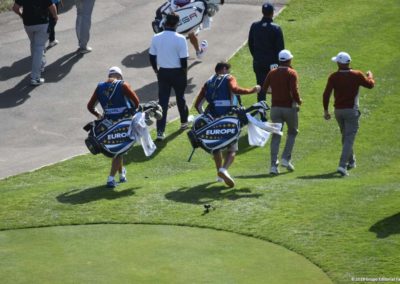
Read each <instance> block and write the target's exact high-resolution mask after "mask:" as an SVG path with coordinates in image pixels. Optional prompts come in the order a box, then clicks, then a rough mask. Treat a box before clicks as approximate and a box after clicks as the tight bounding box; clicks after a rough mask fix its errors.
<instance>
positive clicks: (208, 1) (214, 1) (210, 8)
mask: <svg viewBox="0 0 400 284" xmlns="http://www.w3.org/2000/svg"><path fill="white" fill-rule="evenodd" d="M222 4H224V0H195V1H194V2H190V3H188V4H186V5H185V6H183V7H178V9H176V10H175V11H173V9H172V7H171V3H170V2H169V1H167V2H165V3H164V4H163V5H162V6H161V7H159V8H158V9H157V11H156V17H155V20H154V21H153V22H152V27H153V31H154V33H159V32H162V31H163V30H164V23H165V19H166V16H167V15H168V14H170V13H171V12H175V13H176V14H178V15H179V18H180V21H179V24H178V27H177V29H176V31H177V32H178V33H180V34H187V33H189V32H191V31H193V30H196V29H198V28H199V27H200V25H201V24H202V23H203V21H204V19H205V17H212V16H214V15H215V14H216V13H217V12H218V10H219V5H222Z"/></svg>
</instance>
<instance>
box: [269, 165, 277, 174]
mask: <svg viewBox="0 0 400 284" xmlns="http://www.w3.org/2000/svg"><path fill="white" fill-rule="evenodd" d="M269 173H270V174H271V175H279V169H278V167H277V166H271V169H270V170H269Z"/></svg>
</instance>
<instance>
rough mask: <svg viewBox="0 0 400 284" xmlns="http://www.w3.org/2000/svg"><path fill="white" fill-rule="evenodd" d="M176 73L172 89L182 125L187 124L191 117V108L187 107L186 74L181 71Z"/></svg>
mask: <svg viewBox="0 0 400 284" xmlns="http://www.w3.org/2000/svg"><path fill="white" fill-rule="evenodd" d="M176 73H177V74H176V75H174V78H171V81H172V82H173V84H172V87H173V88H174V91H175V96H176V104H177V106H178V111H179V116H180V119H181V123H187V121H188V116H189V108H188V106H187V105H186V100H185V89H186V86H187V78H186V74H184V72H183V71H181V70H179V71H176Z"/></svg>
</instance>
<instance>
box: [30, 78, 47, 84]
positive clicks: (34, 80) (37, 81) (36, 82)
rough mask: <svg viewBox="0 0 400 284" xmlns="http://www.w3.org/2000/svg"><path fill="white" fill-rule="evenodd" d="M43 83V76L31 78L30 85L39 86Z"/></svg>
mask: <svg viewBox="0 0 400 284" xmlns="http://www.w3.org/2000/svg"><path fill="white" fill-rule="evenodd" d="M43 83H44V78H38V79H31V85H32V86H39V85H42V84H43Z"/></svg>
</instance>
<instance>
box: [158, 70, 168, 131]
mask: <svg viewBox="0 0 400 284" xmlns="http://www.w3.org/2000/svg"><path fill="white" fill-rule="evenodd" d="M167 75H168V70H165V69H160V71H159V72H158V75H157V77H158V103H159V104H160V106H161V107H162V110H163V116H162V118H161V119H160V120H157V133H164V132H165V126H166V124H167V114H168V103H169V97H170V95H171V84H170V82H169V80H168V76H167Z"/></svg>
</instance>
